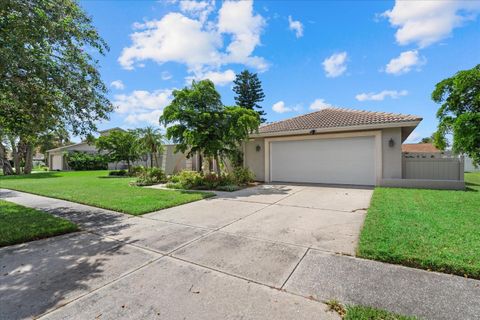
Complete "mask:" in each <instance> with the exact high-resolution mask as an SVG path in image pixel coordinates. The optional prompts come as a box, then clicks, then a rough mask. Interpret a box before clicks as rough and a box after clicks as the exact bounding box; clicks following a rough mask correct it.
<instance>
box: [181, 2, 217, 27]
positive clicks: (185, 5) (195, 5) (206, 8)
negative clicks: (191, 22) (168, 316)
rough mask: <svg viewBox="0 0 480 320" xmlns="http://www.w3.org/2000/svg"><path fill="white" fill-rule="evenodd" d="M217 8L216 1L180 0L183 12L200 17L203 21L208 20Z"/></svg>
mask: <svg viewBox="0 0 480 320" xmlns="http://www.w3.org/2000/svg"><path fill="white" fill-rule="evenodd" d="M214 9H215V1H193V0H183V1H180V10H181V11H182V12H183V13H186V14H190V15H192V16H193V17H197V18H199V20H200V21H201V22H202V23H203V22H205V21H206V20H207V18H208V16H209V15H210V13H212V11H213V10H214Z"/></svg>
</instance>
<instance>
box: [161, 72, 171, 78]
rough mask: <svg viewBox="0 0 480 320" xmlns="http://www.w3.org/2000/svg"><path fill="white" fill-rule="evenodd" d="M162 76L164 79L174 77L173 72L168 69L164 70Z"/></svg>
mask: <svg viewBox="0 0 480 320" xmlns="http://www.w3.org/2000/svg"><path fill="white" fill-rule="evenodd" d="M161 77H162V80H170V79H172V74H171V73H170V72H168V71H162V74H161Z"/></svg>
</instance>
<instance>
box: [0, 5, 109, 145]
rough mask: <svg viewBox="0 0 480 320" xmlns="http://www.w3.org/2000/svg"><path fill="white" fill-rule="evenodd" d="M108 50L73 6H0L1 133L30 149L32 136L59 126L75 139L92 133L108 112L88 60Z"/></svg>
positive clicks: (93, 61)
mask: <svg viewBox="0 0 480 320" xmlns="http://www.w3.org/2000/svg"><path fill="white" fill-rule="evenodd" d="M92 49H93V50H92ZM107 51H108V46H107V44H106V43H105V41H104V40H103V39H102V38H101V37H100V36H99V34H98V33H97V31H96V30H95V28H94V27H93V25H92V21H91V19H90V18H89V17H88V16H87V15H86V14H85V12H84V11H83V10H82V9H81V8H80V6H79V5H78V4H77V3H76V1H73V0H63V1H48V0H5V1H1V2H0V127H1V128H2V130H3V132H4V133H5V134H8V135H11V136H14V137H16V139H17V140H18V141H21V142H22V143H25V144H26V145H27V147H28V148H30V149H31V148H32V147H33V144H34V143H35V142H36V141H35V139H36V137H37V135H39V134H42V133H44V132H48V131H49V130H54V129H58V128H59V127H62V128H68V129H69V130H71V131H72V132H73V134H75V135H86V134H87V133H89V132H91V131H93V130H95V129H96V126H95V124H96V122H97V121H99V120H103V119H107V118H108V114H109V112H111V111H112V110H113V106H112V104H111V103H110V101H109V100H108V98H107V96H106V93H107V88H106V86H105V84H104V83H103V82H102V80H101V77H100V73H99V72H98V70H97V69H98V61H97V60H96V58H95V57H94V56H93V55H92V54H100V55H103V54H105V53H106V52H107Z"/></svg>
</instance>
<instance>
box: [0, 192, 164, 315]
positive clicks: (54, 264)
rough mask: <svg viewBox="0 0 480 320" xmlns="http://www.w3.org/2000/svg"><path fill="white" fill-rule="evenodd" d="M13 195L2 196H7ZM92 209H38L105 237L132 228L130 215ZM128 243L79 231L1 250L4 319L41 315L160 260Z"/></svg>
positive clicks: (0, 312)
mask: <svg viewBox="0 0 480 320" xmlns="http://www.w3.org/2000/svg"><path fill="white" fill-rule="evenodd" d="M13 196H14V193H13V192H11V193H10V194H6V192H2V198H8V197H13ZM41 206H43V204H41V203H40V207H41ZM87 208H88V207H85V206H82V205H76V204H72V206H71V207H67V206H65V207H53V206H52V205H51V202H50V204H47V203H45V208H38V209H39V210H43V211H45V212H48V213H51V214H53V215H55V216H59V217H62V218H65V219H68V220H71V221H73V222H74V223H77V224H78V225H79V227H80V228H81V229H83V230H90V231H92V232H94V231H95V230H101V234H102V235H103V234H117V233H120V232H121V231H122V229H125V228H129V227H130V224H129V223H128V220H129V218H128V216H125V215H123V214H120V213H115V212H109V211H106V210H102V209H97V208H90V209H87ZM123 241H124V242H118V241H114V240H110V239H107V238H104V237H102V236H100V235H97V234H92V233H86V232H75V233H71V234H67V235H62V236H57V237H52V238H48V239H43V240H38V241H32V242H28V243H24V244H20V245H14V246H9V247H4V248H0V319H24V318H31V317H37V316H39V315H41V314H44V313H46V312H48V311H50V310H52V309H55V307H58V306H61V305H63V304H65V303H67V302H69V301H70V300H72V299H74V298H78V297H80V296H81V295H84V294H86V293H88V292H90V291H92V290H94V289H96V288H99V287H101V286H103V285H105V284H107V283H109V282H111V281H113V280H115V279H117V278H118V277H120V276H122V275H123V274H126V273H128V272H131V271H132V270H134V269H136V268H138V267H140V266H142V265H143V264H145V263H147V262H148V261H151V260H153V259H155V258H158V257H159V256H160V255H158V254H154V253H152V252H147V251H144V250H140V249H137V248H135V247H133V246H128V245H126V244H125V242H128V241H130V239H129V238H125V239H123ZM130 243H133V242H132V241H130Z"/></svg>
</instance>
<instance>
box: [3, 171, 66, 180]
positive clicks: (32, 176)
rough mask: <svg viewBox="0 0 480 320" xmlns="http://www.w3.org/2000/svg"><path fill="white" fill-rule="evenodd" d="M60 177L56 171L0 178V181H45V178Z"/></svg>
mask: <svg viewBox="0 0 480 320" xmlns="http://www.w3.org/2000/svg"><path fill="white" fill-rule="evenodd" d="M61 177H62V175H61V174H60V173H59V172H56V171H48V172H38V173H32V174H21V175H18V176H17V175H12V176H0V179H2V180H25V179H46V178H61Z"/></svg>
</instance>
